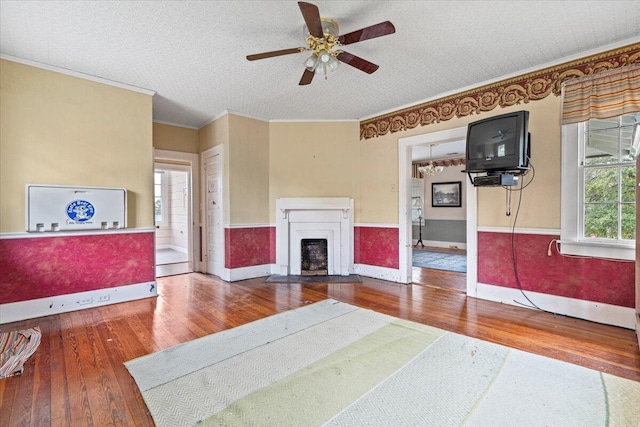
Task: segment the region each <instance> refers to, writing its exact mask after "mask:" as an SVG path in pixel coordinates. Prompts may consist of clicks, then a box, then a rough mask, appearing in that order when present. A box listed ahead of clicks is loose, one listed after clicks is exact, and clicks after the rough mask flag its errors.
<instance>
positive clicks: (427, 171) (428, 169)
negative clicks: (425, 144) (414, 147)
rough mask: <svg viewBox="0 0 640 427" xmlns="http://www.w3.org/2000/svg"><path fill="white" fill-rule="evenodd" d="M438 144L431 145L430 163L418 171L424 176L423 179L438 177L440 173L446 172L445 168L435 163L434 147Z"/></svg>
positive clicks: (420, 167)
mask: <svg viewBox="0 0 640 427" xmlns="http://www.w3.org/2000/svg"><path fill="white" fill-rule="evenodd" d="M434 145H437V144H431V145H429V159H430V160H429V163H427V164H426V165H425V166H419V167H418V171H419V172H420V173H421V174H422V176H423V177H427V176H434V175H438V174H439V173H440V172H442V171H443V170H444V166H436V165H435V164H434V163H433V146H434Z"/></svg>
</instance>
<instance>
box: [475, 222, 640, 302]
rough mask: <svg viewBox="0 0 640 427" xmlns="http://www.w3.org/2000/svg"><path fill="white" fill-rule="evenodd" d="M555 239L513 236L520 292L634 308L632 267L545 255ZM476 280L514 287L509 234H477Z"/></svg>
mask: <svg viewBox="0 0 640 427" xmlns="http://www.w3.org/2000/svg"><path fill="white" fill-rule="evenodd" d="M553 239H559V236H548V235H534V234H516V235H515V248H516V251H515V253H516V259H517V264H516V265H517V271H518V277H519V278H520V283H521V285H522V287H523V289H525V290H530V291H535V292H540V293H544V294H551V295H558V296H563V297H568V298H575V299H581V300H586V301H594V302H601V303H606V304H612V305H617V306H621V307H634V304H635V264H634V263H633V262H617V261H610V260H604V259H595V258H569V257H563V256H561V255H559V254H558V253H557V252H556V249H555V244H554V245H552V255H551V256H548V255H547V251H548V248H549V243H550V242H551V240H553ZM478 281H479V282H480V283H486V284H491V285H499V286H504V287H509V288H517V287H518V286H517V283H516V280H515V274H514V270H513V263H512V262H511V234H509V233H491V232H479V233H478Z"/></svg>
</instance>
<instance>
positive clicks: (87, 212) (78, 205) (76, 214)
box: [67, 200, 96, 223]
mask: <svg viewBox="0 0 640 427" xmlns="http://www.w3.org/2000/svg"><path fill="white" fill-rule="evenodd" d="M95 213H96V209H95V208H94V207H93V205H92V204H91V203H90V202H87V201H86V200H74V201H73V202H71V203H69V204H68V205H67V216H68V217H69V219H70V220H71V221H75V222H79V223H83V222H87V221H89V220H90V219H91V218H93V215H94V214H95Z"/></svg>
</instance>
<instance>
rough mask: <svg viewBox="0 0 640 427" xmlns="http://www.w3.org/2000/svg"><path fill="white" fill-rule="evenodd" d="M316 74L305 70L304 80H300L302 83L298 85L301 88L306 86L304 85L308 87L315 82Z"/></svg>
mask: <svg viewBox="0 0 640 427" xmlns="http://www.w3.org/2000/svg"><path fill="white" fill-rule="evenodd" d="M315 74H316V73H314V72H313V71H309V70H307V69H306V68H305V70H304V73H303V74H302V78H301V79H300V83H298V84H299V85H300V86H304V85H308V84H309V83H311V80H313V76H314V75H315Z"/></svg>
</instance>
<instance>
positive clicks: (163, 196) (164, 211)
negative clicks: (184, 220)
mask: <svg viewBox="0 0 640 427" xmlns="http://www.w3.org/2000/svg"><path fill="white" fill-rule="evenodd" d="M155 174H160V194H161V195H160V200H161V201H162V203H161V205H160V211H161V212H160V216H161V218H160V220H159V221H158V220H157V219H156V215H155V212H156V208H155V199H156V190H155V186H156V181H155ZM167 196H168V192H167V175H166V174H165V171H157V170H156V171H154V173H153V219H154V221H155V225H163V224H164V223H165V222H167Z"/></svg>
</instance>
